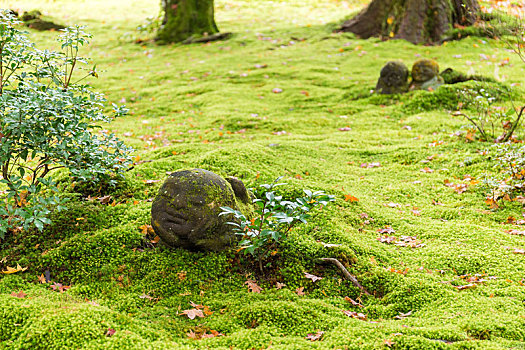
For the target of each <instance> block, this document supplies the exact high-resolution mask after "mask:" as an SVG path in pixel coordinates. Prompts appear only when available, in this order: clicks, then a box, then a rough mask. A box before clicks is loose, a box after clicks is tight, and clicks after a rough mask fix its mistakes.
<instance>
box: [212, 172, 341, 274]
mask: <svg viewBox="0 0 525 350" xmlns="http://www.w3.org/2000/svg"><path fill="white" fill-rule="evenodd" d="M281 178H282V177H280V178H278V179H277V180H275V181H274V182H273V183H272V184H263V185H261V186H260V190H259V191H256V193H255V196H256V197H257V198H256V199H254V200H253V203H254V204H255V214H256V215H255V217H254V218H253V219H249V218H247V217H246V216H245V215H244V214H243V213H241V212H240V211H238V210H234V209H232V208H229V207H221V209H222V210H223V211H222V213H221V214H219V215H232V216H233V217H234V218H235V222H229V223H228V224H230V225H232V226H234V231H235V232H236V234H238V235H239V236H242V239H241V241H240V242H239V247H240V249H241V250H242V251H243V252H244V254H250V255H252V256H253V257H254V258H255V260H256V261H257V263H258V265H259V270H260V271H261V272H262V271H263V262H264V260H266V259H267V258H268V257H269V256H271V255H272V254H274V252H275V251H276V249H277V248H278V247H279V245H280V244H281V243H282V242H283V241H285V240H286V238H287V237H288V234H289V233H290V231H291V230H292V228H294V227H295V226H296V225H297V224H299V223H304V224H306V223H307V220H308V219H309V218H310V217H311V215H310V211H311V210H312V209H313V208H315V207H317V206H326V205H327V204H328V203H330V202H333V201H335V197H334V196H332V195H327V194H325V193H324V192H322V191H316V192H312V191H309V190H304V194H305V196H304V197H300V198H296V199H292V200H283V196H279V195H277V194H276V193H275V191H274V189H275V188H276V187H277V186H282V185H285V184H284V183H278V181H280V180H281Z"/></svg>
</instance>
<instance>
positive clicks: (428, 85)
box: [410, 59, 445, 91]
mask: <svg viewBox="0 0 525 350" xmlns="http://www.w3.org/2000/svg"><path fill="white" fill-rule="evenodd" d="M444 83H445V81H444V80H443V78H442V77H441V76H440V75H439V65H438V63H437V62H436V61H434V60H428V59H422V60H418V61H416V63H414V65H413V66H412V82H411V83H410V91H412V90H427V91H435V90H436V89H437V88H438V87H440V86H441V85H443V84H444Z"/></svg>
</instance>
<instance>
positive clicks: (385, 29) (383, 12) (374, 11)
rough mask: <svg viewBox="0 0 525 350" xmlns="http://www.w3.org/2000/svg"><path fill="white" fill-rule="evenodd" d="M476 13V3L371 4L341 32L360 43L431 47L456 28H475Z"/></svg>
mask: <svg viewBox="0 0 525 350" xmlns="http://www.w3.org/2000/svg"><path fill="white" fill-rule="evenodd" d="M479 12H480V6H479V3H478V1H477V0H372V2H371V3H370V4H369V5H368V7H366V8H365V9H364V10H362V11H361V12H360V13H359V14H358V15H357V16H355V17H354V18H352V19H350V20H348V21H346V22H345V23H343V25H342V27H341V28H340V30H341V31H344V32H352V33H355V34H356V35H357V36H359V37H361V38H363V39H367V38H370V37H373V36H376V37H382V38H393V39H405V40H408V41H410V42H412V43H414V44H419V43H434V42H439V41H440V40H441V39H442V37H443V35H444V34H445V33H446V32H447V31H449V30H450V29H452V28H454V27H455V26H458V25H459V26H469V25H472V24H474V22H476V20H477V19H478V14H479Z"/></svg>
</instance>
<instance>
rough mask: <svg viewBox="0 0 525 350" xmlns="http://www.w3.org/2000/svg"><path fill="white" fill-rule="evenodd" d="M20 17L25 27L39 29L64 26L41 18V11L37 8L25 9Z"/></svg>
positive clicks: (61, 27)
mask: <svg viewBox="0 0 525 350" xmlns="http://www.w3.org/2000/svg"><path fill="white" fill-rule="evenodd" d="M20 19H21V20H22V21H23V22H24V24H25V25H26V27H29V28H31V29H35V30H39V31H46V30H60V29H64V28H66V27H64V26H63V25H60V24H56V23H54V22H52V21H49V20H46V19H43V18H42V12H40V11H39V10H32V11H26V12H24V13H23V14H22V16H20Z"/></svg>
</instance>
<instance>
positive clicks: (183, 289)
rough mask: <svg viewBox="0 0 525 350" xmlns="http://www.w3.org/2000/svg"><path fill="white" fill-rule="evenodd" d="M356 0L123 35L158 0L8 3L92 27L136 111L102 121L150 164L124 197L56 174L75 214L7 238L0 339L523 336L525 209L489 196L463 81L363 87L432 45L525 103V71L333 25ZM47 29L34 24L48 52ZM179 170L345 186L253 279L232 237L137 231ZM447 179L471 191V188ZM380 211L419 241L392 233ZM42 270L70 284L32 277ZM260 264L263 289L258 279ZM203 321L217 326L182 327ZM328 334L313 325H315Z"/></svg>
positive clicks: (109, 343) (286, 344)
mask: <svg viewBox="0 0 525 350" xmlns="http://www.w3.org/2000/svg"><path fill="white" fill-rule="evenodd" d="M363 3H365V1H335V0H305V1H292V0H288V1H284V0H283V1H265V0H257V1H249V0H218V1H216V16H217V23H218V25H219V27H220V29H221V30H223V31H232V32H234V33H235V35H234V36H233V38H231V39H230V40H228V41H224V42H215V43H210V44H204V45H192V46H177V45H168V46H155V45H154V44H150V43H144V44H135V43H133V42H131V41H130V40H129V39H125V40H123V39H119V38H121V37H124V38H126V37H128V38H129V36H125V35H124V34H125V33H127V32H131V31H133V29H134V28H135V27H136V26H137V25H139V24H141V23H142V22H143V21H144V19H145V18H146V17H147V16H154V15H156V14H157V13H158V10H159V4H158V3H157V2H156V1H149V2H148V1H145V0H129V1H124V0H113V1H101V0H89V1H88V0H68V1H66V0H54V1H49V0H40V1H36V0H35V1H30V0H17V1H12V0H1V1H0V5H1V6H0V7H2V8H5V7H10V8H22V9H34V8H38V9H40V10H42V11H43V12H44V14H45V15H47V16H50V17H52V18H54V19H55V20H56V21H57V22H61V23H64V24H83V25H87V26H88V30H89V31H90V32H92V33H93V34H94V39H93V41H92V43H91V45H90V46H89V47H87V48H86V50H85V51H84V54H85V55H86V56H90V57H92V58H93V60H94V61H95V62H96V63H97V64H98V67H99V69H100V70H102V71H103V72H101V73H100V78H99V79H98V80H94V81H92V84H93V85H94V87H95V88H96V89H97V90H99V91H102V92H104V93H106V94H107V96H108V99H109V100H110V101H112V102H117V103H122V102H126V104H127V106H128V107H129V108H130V109H131V115H129V116H127V117H125V118H122V119H119V120H116V121H115V122H114V123H113V124H111V125H109V126H105V127H107V128H108V129H110V130H112V131H114V132H116V133H117V134H118V135H120V136H121V137H122V138H123V139H124V140H125V141H126V142H127V143H128V144H130V145H132V146H133V147H135V148H136V149H137V151H136V154H135V155H134V157H135V158H136V159H135V160H136V163H137V164H136V165H135V167H134V168H133V169H132V170H131V171H129V172H128V173H127V174H126V182H125V183H123V184H121V185H120V186H119V187H118V188H117V189H114V190H102V192H101V193H96V192H93V189H92V190H91V192H90V194H91V195H92V196H99V197H100V196H104V195H111V196H112V201H111V202H110V204H109V205H103V204H101V203H99V202H98V201H96V200H94V201H86V200H85V197H86V194H85V192H84V194H82V193H77V192H82V188H79V187H78V186H76V187H72V186H71V185H70V184H69V182H68V177H67V174H59V175H58V176H59V177H61V178H62V182H61V184H62V188H63V191H64V192H70V194H71V195H72V196H73V197H74V199H73V200H72V202H71V203H70V205H69V209H68V211H66V212H62V213H57V214H55V215H53V220H54V224H53V225H51V226H49V227H47V228H46V229H45V230H44V232H42V233H38V232H25V233H23V234H16V235H14V236H10V237H9V238H8V239H6V240H5V241H3V242H0V249H1V250H0V260H1V265H0V267H2V268H4V269H5V268H6V267H7V266H10V267H15V266H16V265H17V264H19V265H20V266H21V267H27V268H28V269H27V270H26V271H23V272H18V273H15V274H10V275H3V276H1V277H0V305H1V307H0V348H2V349H4V348H5V349H66V348H67V349H184V348H188V349H267V348H272V349H309V348H312V349H314V348H315V349H381V348H388V347H392V348H394V349H523V348H525V305H524V299H525V286H524V285H523V282H522V279H523V278H524V277H525V276H524V274H525V256H524V255H520V254H514V253H513V250H509V249H508V248H509V247H510V248H512V249H514V248H521V249H523V248H525V242H524V238H523V237H521V236H515V235H510V234H508V233H506V232H505V231H506V230H508V229H511V228H517V229H519V227H515V226H513V225H509V224H505V222H507V218H508V217H509V216H512V217H514V218H516V219H519V218H521V217H522V212H523V208H522V204H520V203H518V202H507V203H506V204H504V205H503V206H502V207H500V208H499V209H491V208H490V207H489V206H487V204H486V203H485V195H486V188H484V187H483V186H482V185H481V182H480V183H477V182H478V181H480V179H481V178H482V176H483V174H484V173H485V172H487V171H488V172H491V171H493V165H494V164H493V163H492V162H491V161H490V160H489V159H487V157H486V156H484V155H483V154H482V153H481V152H480V151H482V150H483V149H485V148H487V147H489V145H488V144H486V143H481V142H469V140H467V139H466V138H465V129H464V128H462V126H463V125H465V121H464V120H462V119H461V118H459V117H453V116H451V115H450V113H449V112H448V110H450V109H453V108H455V107H456V106H457V103H458V101H457V99H456V97H455V96H456V95H455V91H456V90H457V89H458V87H457V86H446V87H443V88H440V89H439V90H438V91H436V92H434V93H427V92H411V93H408V94H406V95H404V96H398V97H392V98H386V97H379V96H373V95H371V94H370V90H372V89H373V88H374V87H375V83H376V80H377V77H378V76H379V71H380V69H381V67H382V66H383V65H384V64H385V63H386V62H387V61H389V60H392V59H400V60H402V61H404V62H405V63H406V64H407V65H408V66H411V64H412V63H413V62H414V61H415V60H417V59H419V58H435V59H437V60H438V62H439V63H440V66H441V68H442V69H444V68H446V67H452V68H454V69H457V70H460V71H462V72H465V73H476V74H483V75H485V76H488V77H492V78H495V79H497V80H499V81H501V82H503V83H497V84H493V83H487V84H488V85H486V86H485V88H486V89H489V90H491V91H493V92H494V93H495V94H497V93H498V91H499V90H502V89H505V87H509V86H511V85H513V87H512V88H513V89H514V91H515V92H516V93H515V95H516V96H517V97H515V99H518V102H519V96H520V94H521V90H519V89H520V87H519V84H521V83H523V76H524V74H523V67H524V65H523V64H522V63H521V61H519V59H518V58H517V57H516V56H513V54H512V53H510V52H508V51H507V50H506V48H505V46H504V45H503V44H502V43H501V42H499V41H493V40H488V39H480V38H467V39H465V40H462V41H457V42H450V43H448V44H447V45H445V46H441V47H426V46H414V45H411V44H409V43H407V42H403V41H390V42H380V41H378V40H374V39H371V40H366V41H363V40H358V39H356V38H354V37H353V36H352V35H349V34H332V30H333V28H335V26H336V24H337V23H338V21H340V20H341V19H342V18H343V17H345V16H347V15H348V14H350V13H352V12H353V11H355V10H356V9H358V8H359V7H360V6H362V5H363ZM55 35H56V33H49V32H48V33H38V32H32V33H31V38H32V39H33V40H34V41H36V42H37V43H38V45H39V47H40V48H43V47H54V46H56V43H55V41H54V37H55ZM507 58H508V59H509V61H508V62H507ZM507 63H508V64H507ZM464 84H465V85H463V86H466V87H469V88H473V89H479V88H480V87H476V85H475V84H472V83H464ZM276 88H277V89H281V90H282V92H280V93H274V92H272V91H273V90H274V89H276ZM276 91H280V90H276ZM501 99H502V100H505V98H504V96H503V95H501ZM501 103H502V104H507V105H508V101H502V102H501ZM340 129H341V130H346V131H341V130H340ZM458 131H461V132H462V134H460V135H459V136H457V134H456V133H457V132H458ZM517 136H519V137H522V136H523V135H522V133H521V132H520V133H519V134H518V135H517ZM363 163H380V166H376V167H362V166H361V164H363ZM183 168H185V169H187V168H203V169H207V170H211V171H214V172H217V173H219V174H221V175H224V176H227V175H233V176H237V177H239V178H241V179H243V181H244V182H245V183H246V184H247V185H248V186H252V187H253V186H257V185H259V184H262V183H268V182H271V181H273V180H274V179H275V178H277V177H278V176H281V175H284V176H285V178H284V181H286V182H287V183H288V186H286V187H282V188H281V192H282V193H283V194H284V195H285V196H294V195H297V194H300V193H301V190H302V189H303V188H305V189H306V188H307V189H317V190H324V191H325V192H327V193H330V194H334V195H335V196H336V197H337V201H336V203H335V204H333V205H331V206H328V207H326V208H324V209H323V210H322V211H319V212H318V213H317V215H316V216H315V217H314V218H313V219H312V220H311V221H310V223H309V225H307V226H302V227H298V228H297V229H296V230H295V231H294V232H293V233H292V234H291V237H290V239H289V241H288V242H287V243H286V244H285V245H284V246H283V247H282V248H281V249H280V250H279V252H278V253H277V255H275V256H274V257H273V260H272V266H270V267H268V268H267V271H268V273H267V274H266V275H260V274H257V273H252V274H251V275H249V273H250V271H254V272H255V271H257V269H256V268H255V267H254V266H251V265H250V264H248V263H246V261H245V260H244V259H241V257H239V256H238V255H236V254H235V252H224V253H210V254H203V253H191V252H187V251H184V250H172V249H168V248H163V247H162V246H159V244H154V243H151V242H150V240H151V239H152V238H153V237H151V236H145V235H144V234H143V231H144V226H143V225H145V224H149V221H150V209H151V198H153V197H154V195H155V193H156V191H157V190H158V188H159V187H160V185H161V181H162V180H164V179H165V178H166V176H167V175H166V174H167V173H169V172H172V171H175V170H179V169H183ZM425 168H427V169H425ZM422 170H424V171H422ZM149 180H160V181H159V182H155V181H149ZM446 180H449V181H450V182H452V183H466V184H468V190H467V191H466V192H464V193H462V194H459V193H457V192H455V191H454V189H453V188H451V187H449V186H445V181H446ZM84 190H86V189H84ZM75 193H76V194H75ZM345 199H346V200H345ZM355 199H358V201H355ZM386 226H389V227H391V228H392V229H393V230H394V231H395V233H390V234H389V235H390V236H396V237H400V236H415V237H417V240H419V241H421V243H423V244H424V245H425V246H423V247H419V248H410V247H402V246H396V245H393V244H387V243H381V242H380V241H378V238H379V237H380V236H381V235H382V234H381V233H379V232H378V230H380V229H383V228H385V227H386ZM140 227H143V228H142V229H141V228H140ZM326 244H332V245H329V246H326ZM333 245H337V246H333ZM323 257H335V258H338V259H339V260H341V261H342V262H344V263H345V264H346V265H347V266H348V268H349V271H350V272H351V273H352V274H354V275H355V276H356V277H357V279H358V280H359V281H360V282H361V284H362V285H363V286H364V287H365V288H366V289H367V290H368V291H370V292H371V293H372V294H373V296H366V295H363V294H361V293H360V292H359V290H358V289H357V288H355V287H354V286H353V285H352V284H350V283H349V282H348V281H347V280H344V279H343V278H342V275H341V274H340V272H339V270H337V269H335V267H334V266H332V265H328V266H327V265H320V264H318V263H316V261H315V259H317V258H323ZM305 272H308V273H312V274H315V275H317V276H320V277H323V279H322V280H320V281H317V282H315V283H314V282H312V281H311V280H310V279H307V278H305V277H304V273H305ZM45 274H48V275H49V278H50V280H52V281H53V282H54V283H59V284H61V285H63V286H70V289H67V290H65V291H64V292H60V291H59V289H60V286H59V285H57V284H55V289H57V290H56V291H54V290H53V289H52V288H51V287H50V284H49V283H40V282H39V280H38V277H39V276H41V275H44V276H45ZM465 275H466V276H465ZM44 278H45V277H44ZM247 279H255V280H256V281H257V284H258V285H259V286H261V287H262V292H261V293H251V292H250V291H249V290H248V288H247V285H245V281H247ZM479 280H482V281H479ZM277 282H279V283H284V284H285V285H286V286H284V287H283V288H281V289H277V288H276V286H277ZM475 282H478V283H475ZM469 284H472V286H471V287H470V288H462V287H461V286H467V285H469ZM298 288H303V289H302V290H303V292H304V295H299V294H303V293H297V289H298ZM62 289H64V288H62ZM19 292H23V293H19ZM345 297H349V298H352V299H354V300H356V301H358V302H359V303H361V304H362V306H363V307H358V306H353V305H352V304H351V303H350V302H349V301H347V300H345ZM190 302H194V303H196V304H201V305H205V306H207V308H205V309H204V310H205V311H206V313H205V314H204V316H205V317H202V318H200V317H197V318H196V319H194V320H190V319H189V318H188V317H187V316H186V315H184V314H182V312H183V310H189V309H192V308H193V307H192V306H191V305H190ZM208 310H209V311H210V312H211V314H210V312H208ZM344 310H347V311H355V312H360V313H363V314H364V315H366V319H365V320H362V319H359V318H353V317H349V316H347V315H345V314H344V313H343V311H344ZM181 314H182V315H181ZM407 314H408V315H407ZM396 317H397V318H396ZM113 331H114V334H113ZM212 331H214V332H219V333H222V334H223V335H224V336H216V337H209V338H204V339H200V340H195V339H192V338H191V337H190V336H188V334H190V335H191V334H192V332H193V333H195V334H197V336H196V337H198V336H199V335H201V334H202V333H203V332H206V334H212V335H213V334H216V333H214V332H212ZM318 331H321V332H324V334H323V337H322V339H321V340H317V341H311V340H308V339H306V338H305V337H306V336H307V334H315V333H317V332H318Z"/></svg>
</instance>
